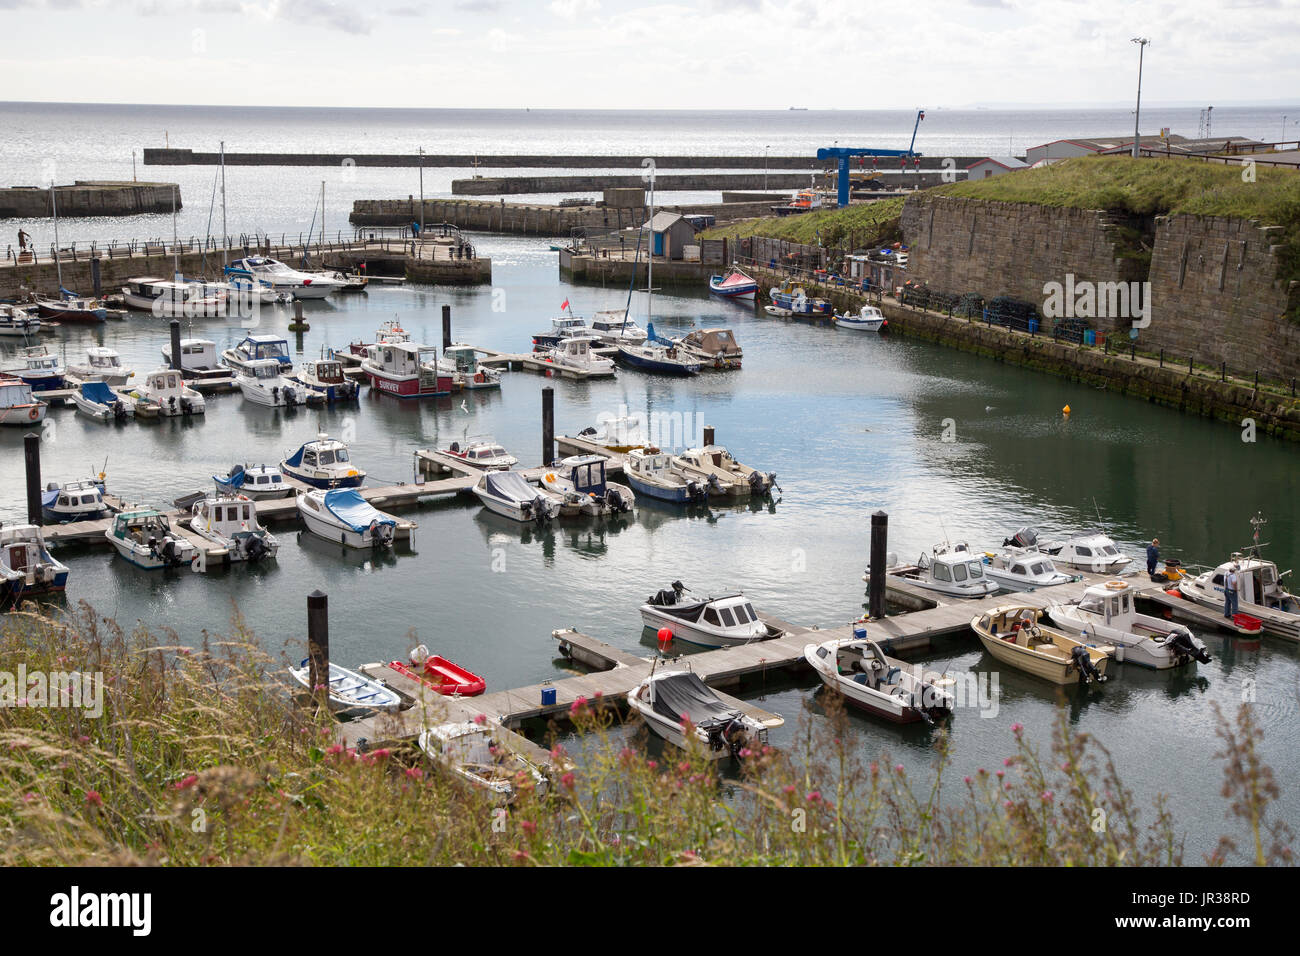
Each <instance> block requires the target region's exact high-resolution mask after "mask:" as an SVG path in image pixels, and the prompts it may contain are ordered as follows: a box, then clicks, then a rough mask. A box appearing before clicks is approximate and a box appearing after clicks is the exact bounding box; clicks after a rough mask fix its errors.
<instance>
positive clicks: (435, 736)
mask: <svg viewBox="0 0 1300 956" xmlns="http://www.w3.org/2000/svg"><path fill="white" fill-rule="evenodd" d="M418 743H419V747H420V749H421V750H422V751H424V753H425V755H426V756H428V758H429V759H430V760H432V761H433V762H434V764H436V765H437V766H438V767H439V768H440V769H442V771H443V772H444V773H447V774H449V775H450V776H452V777H453V778H455V779H457V780H459V781H461V782H462V783H467V784H469V785H470V786H471V787H474V788H475V789H477V790H484V791H487V792H488V793H490V794H492V795H493V796H495V797H497V798H498V799H500V800H502V801H504V802H507V803H508V802H510V801H512V800H514V799H515V798H516V797H517V796H518V793H519V783H520V781H529V782H530V783H531V786H532V787H533V788H534V790H535V792H536V794H537V795H539V796H540V795H542V794H544V793H545V792H546V788H547V782H546V777H545V776H544V775H543V774H542V772H541V771H540V770H539V769H538V768H537V767H535V766H534V765H533V764H532V763H531V762H529V760H528V759H527V758H526V757H524V756H522V755H521V754H517V753H515V752H514V751H512V750H510V749H509V748H507V747H506V746H505V745H504V744H502V743H501V741H499V740H497V739H496V738H495V737H493V732H492V729H491V728H490V727H487V726H484V725H480V724H477V723H475V722H474V721H471V720H466V721H456V722H453V723H446V724H437V725H436V726H433V727H429V728H427V729H426V730H423V731H421V732H420V736H419V740H418Z"/></svg>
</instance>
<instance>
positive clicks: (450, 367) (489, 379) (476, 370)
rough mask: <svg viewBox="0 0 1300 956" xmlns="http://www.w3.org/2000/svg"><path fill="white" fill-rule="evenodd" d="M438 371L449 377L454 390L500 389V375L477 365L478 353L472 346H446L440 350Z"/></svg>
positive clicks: (484, 366) (491, 369)
mask: <svg viewBox="0 0 1300 956" xmlns="http://www.w3.org/2000/svg"><path fill="white" fill-rule="evenodd" d="M442 356H443V357H442V359H441V360H439V363H438V369H439V371H442V372H446V373H447V374H448V375H450V376H451V381H452V385H453V386H454V387H455V388H462V389H479V388H500V387H501V373H500V372H499V371H497V370H496V369H494V368H488V367H487V366H486V365H481V364H479V360H478V352H477V351H476V350H475V348H474V346H472V345H448V346H447V347H446V348H445V349H443V350H442Z"/></svg>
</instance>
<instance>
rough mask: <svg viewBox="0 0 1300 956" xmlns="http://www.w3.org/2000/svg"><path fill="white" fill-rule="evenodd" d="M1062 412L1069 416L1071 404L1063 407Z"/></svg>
mask: <svg viewBox="0 0 1300 956" xmlns="http://www.w3.org/2000/svg"><path fill="white" fill-rule="evenodd" d="M1061 414H1062V415H1064V416H1065V417H1066V418H1069V417H1070V406H1069V405H1066V406H1065V407H1064V408H1063V409H1061Z"/></svg>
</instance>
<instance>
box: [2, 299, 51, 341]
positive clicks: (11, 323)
mask: <svg viewBox="0 0 1300 956" xmlns="http://www.w3.org/2000/svg"><path fill="white" fill-rule="evenodd" d="M40 331H41V319H40V316H38V315H36V314H35V313H34V312H29V311H27V308H24V307H23V306H20V305H8V304H0V336H3V337H5V338H23V339H25V338H28V337H30V336H34V335H36V334H37V333H39V332H40Z"/></svg>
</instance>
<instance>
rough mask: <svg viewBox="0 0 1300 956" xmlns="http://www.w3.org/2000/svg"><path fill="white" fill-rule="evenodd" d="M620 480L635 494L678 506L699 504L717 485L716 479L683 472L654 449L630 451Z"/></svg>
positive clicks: (668, 455) (667, 456) (675, 463)
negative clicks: (624, 479)
mask: <svg viewBox="0 0 1300 956" xmlns="http://www.w3.org/2000/svg"><path fill="white" fill-rule="evenodd" d="M623 477H624V478H626V479H627V482H628V484H630V485H631V486H632V488H633V489H634V490H635V491H636V493H637V494H639V495H648V496H649V497H651V498H658V499H659V500H661V501H673V502H677V503H678V504H703V503H704V502H706V501H708V500H709V492H710V490H711V489H712V488H713V487H714V486H715V485H717V479H716V478H714V477H711V476H710V477H705V476H701V475H699V474H698V473H694V472H687V471H686V470H685V469H684V468H683V467H682V466H681V465H680V464H679V463H678V462H677V461H676V459H675V458H674V457H673V456H672V455H670V454H668V453H667V452H663V451H660V450H659V449H658V448H656V447H654V446H650V447H647V448H633V449H632V450H630V451H629V452H628V453H627V458H626V459H625V460H624V462H623ZM717 487H718V488H721V486H720V485H717Z"/></svg>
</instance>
